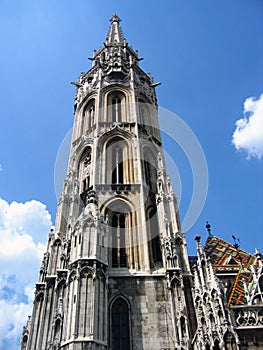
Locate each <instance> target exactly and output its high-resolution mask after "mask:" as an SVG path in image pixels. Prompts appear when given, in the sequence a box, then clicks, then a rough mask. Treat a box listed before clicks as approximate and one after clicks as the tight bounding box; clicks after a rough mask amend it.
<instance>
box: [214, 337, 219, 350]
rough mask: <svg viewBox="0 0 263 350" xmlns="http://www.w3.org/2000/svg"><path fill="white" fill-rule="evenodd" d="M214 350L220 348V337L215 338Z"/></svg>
mask: <svg viewBox="0 0 263 350" xmlns="http://www.w3.org/2000/svg"><path fill="white" fill-rule="evenodd" d="M213 350H220V346H219V340H218V339H216V340H215V343H214V346H213Z"/></svg>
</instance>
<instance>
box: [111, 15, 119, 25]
mask: <svg viewBox="0 0 263 350" xmlns="http://www.w3.org/2000/svg"><path fill="white" fill-rule="evenodd" d="M110 22H111V24H113V23H114V22H117V23H120V22H121V19H120V17H119V16H118V15H117V13H114V15H112V16H111V19H110Z"/></svg>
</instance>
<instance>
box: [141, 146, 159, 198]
mask: <svg viewBox="0 0 263 350" xmlns="http://www.w3.org/2000/svg"><path fill="white" fill-rule="evenodd" d="M143 159H144V160H143V166H144V176H145V182H146V185H147V186H148V187H149V189H150V191H152V192H153V193H157V166H156V162H155V160H154V158H153V156H152V157H150V155H149V154H148V153H146V152H144V158H143Z"/></svg>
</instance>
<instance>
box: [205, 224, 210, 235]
mask: <svg viewBox="0 0 263 350" xmlns="http://www.w3.org/2000/svg"><path fill="white" fill-rule="evenodd" d="M205 228H206V229H207V232H208V234H209V236H212V233H211V225H210V224H209V222H208V221H207V222H206V225H205Z"/></svg>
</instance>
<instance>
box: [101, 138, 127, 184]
mask: <svg viewBox="0 0 263 350" xmlns="http://www.w3.org/2000/svg"><path fill="white" fill-rule="evenodd" d="M132 169H133V167H132V161H131V156H130V154H129V146H128V143H127V142H126V141H125V140H124V139H122V138H121V137H116V138H114V139H113V140H111V141H110V142H108V143H107V145H106V168H105V176H106V183H109V184H113V185H117V184H125V183H126V184H127V183H130V182H131V181H132V178H133V174H132Z"/></svg>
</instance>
